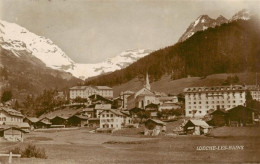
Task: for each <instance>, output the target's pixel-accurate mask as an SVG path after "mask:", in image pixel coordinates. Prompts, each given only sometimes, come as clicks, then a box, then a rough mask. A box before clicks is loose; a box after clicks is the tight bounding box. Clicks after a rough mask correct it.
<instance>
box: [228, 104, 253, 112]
mask: <svg viewBox="0 0 260 164" xmlns="http://www.w3.org/2000/svg"><path fill="white" fill-rule="evenodd" d="M236 110H248V111H253V112H258V110H257V109H253V108H249V107H245V106H242V105H238V106H236V107H234V108H231V109H229V110H228V111H227V112H228V113H230V112H233V111H236Z"/></svg>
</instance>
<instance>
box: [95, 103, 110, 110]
mask: <svg viewBox="0 0 260 164" xmlns="http://www.w3.org/2000/svg"><path fill="white" fill-rule="evenodd" d="M111 107H112V105H111V104H96V105H95V109H111Z"/></svg>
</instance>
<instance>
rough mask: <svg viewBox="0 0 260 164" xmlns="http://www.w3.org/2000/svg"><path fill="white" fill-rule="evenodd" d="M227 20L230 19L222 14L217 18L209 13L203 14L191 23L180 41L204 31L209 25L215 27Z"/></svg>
mask: <svg viewBox="0 0 260 164" xmlns="http://www.w3.org/2000/svg"><path fill="white" fill-rule="evenodd" d="M227 22H228V20H227V19H226V18H225V17H223V16H222V15H220V16H219V17H218V18H217V19H212V18H210V17H209V16H208V15H201V16H199V17H198V18H197V19H196V20H195V21H194V22H192V23H191V24H190V26H189V27H188V29H187V30H186V31H185V33H184V34H183V35H182V36H181V37H180V39H179V42H183V41H184V40H186V39H188V38H189V37H191V36H192V35H193V34H195V33H196V32H198V31H203V30H206V29H208V28H209V27H215V26H217V25H221V24H223V23H227Z"/></svg>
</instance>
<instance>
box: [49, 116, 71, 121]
mask: <svg viewBox="0 0 260 164" xmlns="http://www.w3.org/2000/svg"><path fill="white" fill-rule="evenodd" d="M55 118H61V119H63V120H67V119H68V118H69V117H68V116H56V117H54V118H52V119H55Z"/></svg>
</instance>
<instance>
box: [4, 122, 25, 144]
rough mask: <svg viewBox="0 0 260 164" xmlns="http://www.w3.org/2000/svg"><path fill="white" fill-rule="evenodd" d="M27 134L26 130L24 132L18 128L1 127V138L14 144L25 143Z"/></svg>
mask: <svg viewBox="0 0 260 164" xmlns="http://www.w3.org/2000/svg"><path fill="white" fill-rule="evenodd" d="M25 133H27V131H26V130H23V129H21V128H18V127H12V126H6V125H2V126H1V127H0V138H4V139H6V140H7V141H12V142H17V141H20V142H23V139H24V134H25Z"/></svg>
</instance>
